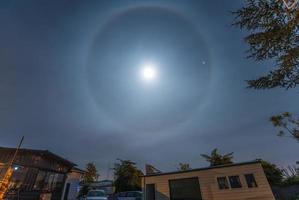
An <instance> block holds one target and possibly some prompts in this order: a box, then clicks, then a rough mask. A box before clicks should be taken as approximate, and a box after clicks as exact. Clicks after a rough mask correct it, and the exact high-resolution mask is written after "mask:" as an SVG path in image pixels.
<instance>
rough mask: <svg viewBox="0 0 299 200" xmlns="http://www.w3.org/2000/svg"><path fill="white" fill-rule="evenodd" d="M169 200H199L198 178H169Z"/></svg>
mask: <svg viewBox="0 0 299 200" xmlns="http://www.w3.org/2000/svg"><path fill="white" fill-rule="evenodd" d="M169 187H170V188H169V189H170V200H201V199H202V198H201V194H200V187H199V181H198V178H197V177H196V178H186V179H175V180H169Z"/></svg>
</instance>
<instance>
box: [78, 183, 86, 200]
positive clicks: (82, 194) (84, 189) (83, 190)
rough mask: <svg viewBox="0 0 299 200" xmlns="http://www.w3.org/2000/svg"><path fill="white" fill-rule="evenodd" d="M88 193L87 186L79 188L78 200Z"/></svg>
mask: <svg viewBox="0 0 299 200" xmlns="http://www.w3.org/2000/svg"><path fill="white" fill-rule="evenodd" d="M87 192H88V185H83V186H81V187H80V191H79V193H78V198H81V197H84V196H85V195H87Z"/></svg>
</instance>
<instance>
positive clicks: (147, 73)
mask: <svg viewBox="0 0 299 200" xmlns="http://www.w3.org/2000/svg"><path fill="white" fill-rule="evenodd" d="M141 76H142V78H143V79H144V80H146V81H151V80H153V79H155V78H156V76H157V72H156V69H155V66H154V65H152V64H146V65H144V66H143V67H142V70H141Z"/></svg>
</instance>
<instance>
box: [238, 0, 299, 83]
mask: <svg viewBox="0 0 299 200" xmlns="http://www.w3.org/2000/svg"><path fill="white" fill-rule="evenodd" d="M233 14H234V15H235V20H234V22H233V25H234V26H236V27H238V28H240V29H245V30H247V31H248V32H249V33H250V34H249V35H248V36H247V37H245V41H246V42H247V43H248V44H249V50H248V51H247V53H248V58H252V59H254V60H256V61H264V60H272V61H274V62H275V66H270V68H273V67H275V69H274V70H271V71H269V73H268V74H266V75H264V76H261V77H259V78H257V79H254V80H249V81H247V82H248V86H249V87H250V88H255V89H269V88H275V87H283V88H287V89H288V88H292V87H296V86H297V85H298V84H299V25H298V24H299V12H298V11H297V10H296V9H293V10H287V9H286V8H285V6H284V4H283V1H267V0H247V1H246V4H245V6H244V7H242V8H240V9H239V10H237V11H235V12H233Z"/></svg>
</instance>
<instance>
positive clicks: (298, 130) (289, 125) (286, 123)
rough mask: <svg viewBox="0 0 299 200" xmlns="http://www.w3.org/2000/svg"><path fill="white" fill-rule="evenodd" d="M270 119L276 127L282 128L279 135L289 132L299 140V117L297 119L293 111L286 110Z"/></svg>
mask: <svg viewBox="0 0 299 200" xmlns="http://www.w3.org/2000/svg"><path fill="white" fill-rule="evenodd" d="M270 121H271V122H272V124H273V125H274V126H275V127H279V128H280V131H279V133H278V135H279V136H284V135H285V134H286V133H289V134H290V135H291V136H292V137H293V138H295V139H296V140H297V141H298V142H299V119H295V118H294V117H293V116H292V114H291V113H289V112H284V113H282V114H280V115H275V116H272V117H271V118H270Z"/></svg>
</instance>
